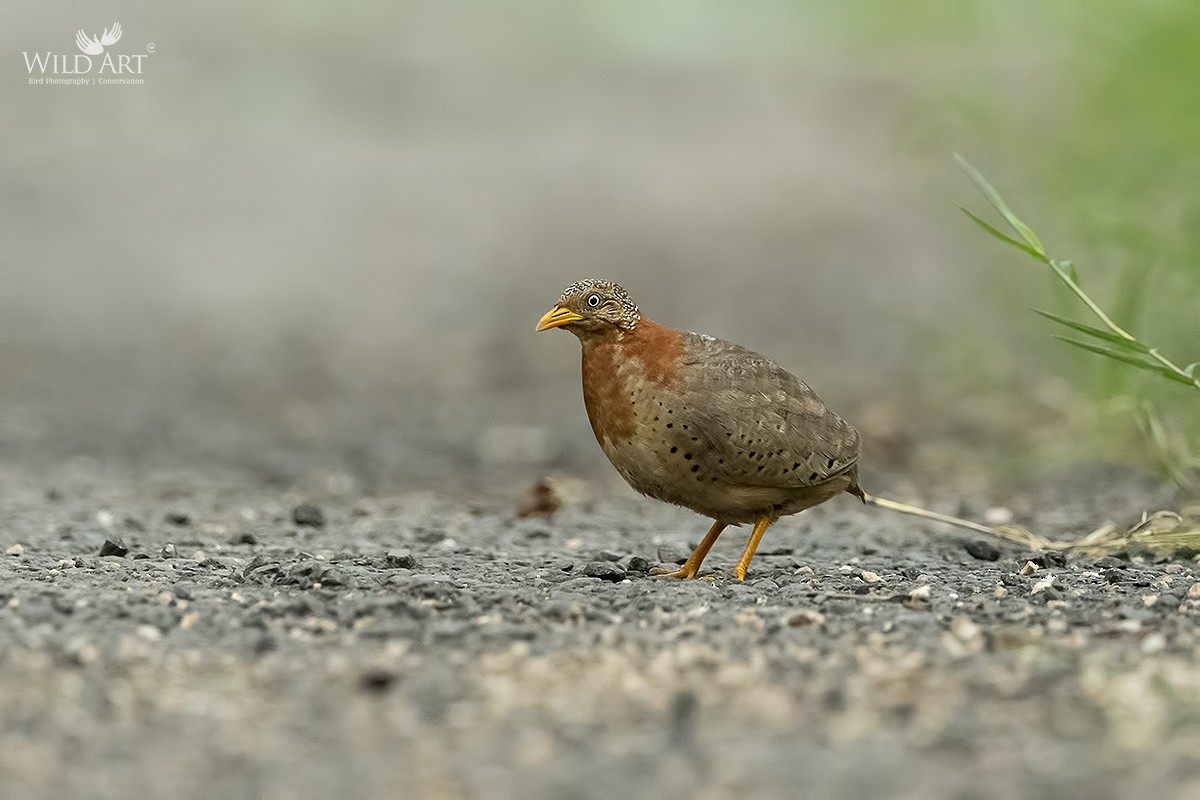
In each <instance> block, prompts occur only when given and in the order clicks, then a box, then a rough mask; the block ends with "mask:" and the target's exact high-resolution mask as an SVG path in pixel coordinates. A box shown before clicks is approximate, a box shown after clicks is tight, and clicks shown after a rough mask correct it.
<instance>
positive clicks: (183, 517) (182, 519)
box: [164, 509, 192, 527]
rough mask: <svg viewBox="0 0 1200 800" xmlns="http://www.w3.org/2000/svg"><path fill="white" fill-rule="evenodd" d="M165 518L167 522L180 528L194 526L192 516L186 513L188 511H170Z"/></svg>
mask: <svg viewBox="0 0 1200 800" xmlns="http://www.w3.org/2000/svg"><path fill="white" fill-rule="evenodd" d="M164 518H165V519H166V520H167V522H169V523H171V524H172V525H178V526H180V527H183V526H185V525H190V524H192V516H191V514H188V512H186V511H180V510H178V509H172V510H170V511H168V512H167V513H166V514H165V515H164Z"/></svg>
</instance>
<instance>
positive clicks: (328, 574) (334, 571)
mask: <svg viewBox="0 0 1200 800" xmlns="http://www.w3.org/2000/svg"><path fill="white" fill-rule="evenodd" d="M319 583H320V584H321V585H322V586H348V585H349V583H350V581H349V579H348V578H347V577H346V573H344V572H342V571H341V570H340V569H338V568H337V567H330V568H329V569H327V570H325V571H324V572H322V573H321V580H320V581H319Z"/></svg>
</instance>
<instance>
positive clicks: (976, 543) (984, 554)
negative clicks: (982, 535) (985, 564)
mask: <svg viewBox="0 0 1200 800" xmlns="http://www.w3.org/2000/svg"><path fill="white" fill-rule="evenodd" d="M963 548H964V549H965V550H966V551H967V552H968V553H969V554H970V555H971V556H972V557H973V558H978V559H979V560H980V561H997V560H999V558H1000V548H999V547H996V545H994V544H992V543H991V542H989V541H985V540H983V539H968V540H967V541H966V542H964V543H963Z"/></svg>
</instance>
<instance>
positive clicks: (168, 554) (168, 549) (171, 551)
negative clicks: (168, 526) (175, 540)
mask: <svg viewBox="0 0 1200 800" xmlns="http://www.w3.org/2000/svg"><path fill="white" fill-rule="evenodd" d="M158 554H159V555H160V556H162V557H163V558H176V557H178V555H179V553H178V551H176V550H175V545H173V544H171V543H170V542H167V543H166V544H164V545H163V546H162V550H159V551H158Z"/></svg>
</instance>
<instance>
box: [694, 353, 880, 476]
mask: <svg viewBox="0 0 1200 800" xmlns="http://www.w3.org/2000/svg"><path fill="white" fill-rule="evenodd" d="M684 358H685V361H686V362H687V367H688V368H687V374H688V375H689V386H688V389H689V391H690V392H695V393H696V394H695V395H694V396H698V397H704V398H705V401H704V402H703V403H694V404H692V406H700V408H695V407H689V409H688V412H687V417H688V431H689V434H690V435H691V436H695V437H696V438H697V439H698V440H699V441H698V442H695V443H694V445H693V446H697V447H698V449H700V450H701V451H703V458H704V460H705V461H706V462H707V464H706V466H707V469H706V472H707V471H708V470H712V474H714V475H716V476H718V477H719V479H721V480H723V481H725V482H726V483H729V484H734V485H740V486H761V487H778V488H787V487H801V486H815V485H818V484H821V483H824V482H826V481H828V480H830V479H831V478H834V477H837V476H839V475H842V474H844V473H846V472H848V471H850V470H851V469H852V468H853V467H854V466H855V464H857V463H858V457H859V451H860V448H861V442H860V439H859V435H858V431H856V430H855V429H854V428H853V427H851V426H850V425H849V424H848V423H846V421H845V420H843V419H842V418H841V417H839V416H838V415H837V414H835V413H833V412H832V411H830V410H829V408H828V407H827V406H826V405H825V403H824V402H822V400H821V398H820V397H818V396H817V394H816V393H815V392H814V391H813V390H812V389H810V388H809V387H808V385H807V384H805V383H804V382H803V381H801V380H800V379H799V378H797V377H796V376H795V375H793V374H791V373H790V372H788V371H787V370H785V369H784V368H783V367H780V366H779V365H778V364H775V363H773V362H771V361H769V360H767V359H766V358H763V357H762V356H760V355H758V354H757V353H754V352H752V351H750V350H747V349H746V348H744V347H740V346H738V345H735V344H731V343H729V342H724V341H721V340H720V339H713V338H712V337H707V336H700V335H698V334H692V335H691V337H689V340H688V346H687V347H686V348H685V357H684ZM689 438H690V437H689Z"/></svg>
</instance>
